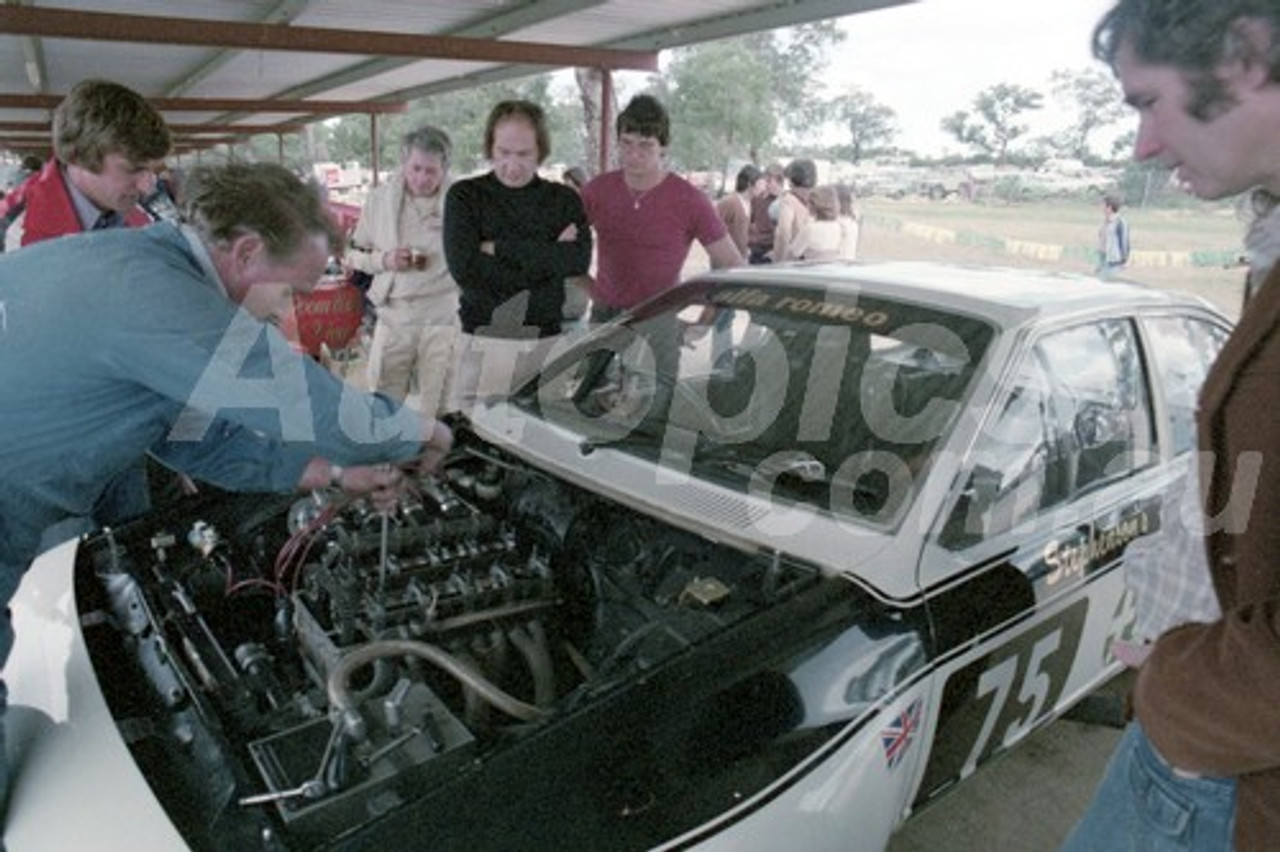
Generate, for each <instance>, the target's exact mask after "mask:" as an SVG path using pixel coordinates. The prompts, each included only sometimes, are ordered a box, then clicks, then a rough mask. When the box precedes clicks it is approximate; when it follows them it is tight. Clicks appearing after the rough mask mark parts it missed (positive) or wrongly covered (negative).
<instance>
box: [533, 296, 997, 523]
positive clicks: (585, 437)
mask: <svg viewBox="0 0 1280 852" xmlns="http://www.w3.org/2000/svg"><path fill="white" fill-rule="evenodd" d="M994 333H995V331H994V328H993V327H992V326H991V325H990V324H989V323H987V322H985V321H983V320H981V319H977V318H975V317H972V316H969V315H965V314H961V313H955V312H948V311H946V310H942V309H939V308H937V307H933V306H930V305H926V304H921V303H919V302H914V301H907V300H895V299H891V298H884V297H882V296H880V295H876V296H872V295H868V294H866V293H862V292H859V291H857V290H854V289H841V290H839V291H828V290H819V289H811V288H810V289H800V288H796V287H794V286H767V285H760V284H751V285H743V284H729V283H723V282H721V283H715V282H712V283H707V282H697V283H694V284H689V285H685V286H682V287H679V288H676V289H675V290H672V291H670V292H668V293H667V294H665V295H664V296H663V297H660V298H659V299H657V300H655V301H652V302H649V303H648V304H646V305H643V306H641V308H640V309H638V310H637V311H636V312H634V313H632V314H628V315H625V316H624V317H622V318H621V319H620V320H619V321H618V322H615V323H613V324H611V325H609V326H606V327H604V328H602V329H599V330H598V331H597V332H596V333H595V334H593V335H589V336H588V337H587V338H586V339H584V340H583V341H581V342H580V343H579V344H577V345H576V346H574V347H572V348H571V349H570V350H569V351H568V352H566V353H565V354H564V355H562V356H561V357H559V358H556V359H554V360H552V361H551V362H550V363H549V365H548V367H547V369H546V370H544V372H543V374H542V376H541V377H540V379H539V381H538V382H536V383H533V384H531V385H529V386H527V387H525V388H524V389H523V390H522V391H521V392H520V393H519V394H517V395H516V397H515V399H514V403H515V405H517V407H520V408H521V409H523V410H524V411H525V412H527V413H528V414H530V415H531V416H535V417H540V418H543V419H546V420H548V421H550V422H553V423H555V424H557V425H559V426H562V427H564V428H567V429H570V430H572V431H573V432H575V433H577V434H578V435H580V436H581V440H582V441H583V442H585V446H587V447H604V446H609V447H613V448H616V449H618V450H621V451H623V452H627V453H630V454H633V455H635V456H639V457H642V458H645V459H648V460H651V461H653V462H654V463H655V464H657V465H660V466H661V467H663V468H667V469H674V470H676V471H678V472H679V473H680V474H683V475H692V476H695V477H699V478H701V479H704V480H708V481H712V482H715V483H718V484H720V485H723V486H727V487H730V488H734V489H736V490H740V491H744V492H749V493H753V494H763V495H767V496H768V497H769V498H770V499H774V500H783V501H788V502H794V503H805V504H811V505H813V506H814V507H815V508H819V509H824V510H827V509H829V510H831V511H834V512H836V513H838V514H840V515H845V516H848V515H851V516H854V517H856V518H858V519H861V520H868V521H871V522H874V523H880V524H890V523H893V522H894V521H895V520H896V519H897V518H899V517H900V516H901V514H902V512H903V511H904V509H905V507H906V506H907V505H909V503H910V499H911V497H912V495H913V494H914V493H916V491H917V489H918V486H919V481H920V479H921V478H922V476H923V472H924V471H925V470H926V469H927V468H928V467H929V461H930V458H931V456H932V454H933V452H935V450H936V448H937V447H938V446H939V445H940V441H941V439H942V438H943V436H944V435H946V434H947V432H948V430H949V429H950V428H951V425H952V424H953V423H954V421H955V420H956V415H957V413H958V412H959V410H960V408H961V406H962V404H963V403H964V401H965V399H966V398H967V396H968V392H969V388H970V385H971V384H972V382H973V379H974V377H975V375H976V374H977V370H978V368H979V365H980V363H981V362H982V360H983V356H984V355H985V353H986V351H987V349H988V347H989V345H990V343H991V340H992V339H993V337H994Z"/></svg>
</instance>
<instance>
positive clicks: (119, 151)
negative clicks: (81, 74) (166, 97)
mask: <svg viewBox="0 0 1280 852" xmlns="http://www.w3.org/2000/svg"><path fill="white" fill-rule="evenodd" d="M171 147H172V140H171V137H170V134H169V128H168V126H167V125H165V122H164V118H163V117H161V115H160V113H159V112H157V111H156V109H155V108H154V107H153V106H151V104H149V103H147V101H146V99H145V98H143V97H142V96H141V95H139V94H138V93H137V92H135V91H133V90H132V89H130V88H128V87H126V86H122V85H120V84H119V83H112V82H110V81H108V80H84V81H82V82H80V83H77V84H76V85H75V86H74V87H73V88H72V89H71V91H70V92H69V93H68V94H67V96H66V97H65V98H64V99H63V100H62V103H60V104H58V108H57V109H56V110H54V113H53V152H54V155H55V156H54V157H53V158H52V159H50V160H49V162H47V163H45V165H44V168H43V169H41V170H40V172H39V173H37V174H36V175H34V176H33V177H32V178H30V183H29V184H28V185H27V186H26V188H25V189H24V191H23V199H24V203H25V209H24V210H23V211H22V213H21V214H20V215H19V216H18V217H17V218H16V219H15V220H14V222H13V224H12V225H10V226H9V229H8V231H6V232H5V250H6V251H13V250H15V249H17V248H19V247H20V246H26V245H30V244H31V243H35V242H39V241H40V240H47V239H51V238H53V237H61V236H64V235H66V234H76V233H79V232H81V231H91V230H96V229H100V228H111V227H117V226H120V225H131V226H137V225H146V224H149V223H150V222H151V217H150V216H148V215H147V213H146V211H145V210H143V209H142V207H141V206H139V204H140V202H141V201H142V199H144V198H146V197H147V196H148V195H150V194H151V191H152V190H153V189H154V188H155V185H156V174H157V173H158V171H159V170H160V168H162V167H163V165H164V158H165V157H166V156H168V154H169V149H170V148H171Z"/></svg>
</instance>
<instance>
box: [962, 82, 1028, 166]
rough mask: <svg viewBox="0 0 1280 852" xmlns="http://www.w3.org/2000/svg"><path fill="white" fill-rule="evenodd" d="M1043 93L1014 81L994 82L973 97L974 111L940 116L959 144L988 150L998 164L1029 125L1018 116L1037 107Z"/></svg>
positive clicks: (1003, 159) (987, 152) (1007, 154)
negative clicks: (1020, 121) (1019, 120)
mask: <svg viewBox="0 0 1280 852" xmlns="http://www.w3.org/2000/svg"><path fill="white" fill-rule="evenodd" d="M1043 102H1044V96H1043V95H1041V94H1040V93H1039V92H1037V91H1035V90H1034V89H1028V88H1027V87H1026V86H1019V85H1018V84H1016V83H997V84H996V85H994V86H991V87H989V88H986V89H983V90H982V91H981V92H979V93H978V94H977V96H976V97H974V99H973V109H974V112H973V113H970V112H967V111H965V110H960V111H957V112H954V113H952V114H951V115H949V116H947V117H945V118H943V119H942V129H943V130H945V131H946V132H948V133H950V134H951V135H952V136H954V137H956V139H957V140H958V141H959V142H960V143H961V144H962V145H968V146H970V147H973V148H977V149H979V150H981V151H982V152H984V153H986V154H990V155H991V156H992V157H993V158H994V159H995V161H996V164H997V165H999V164H1001V163H1003V162H1004V161H1005V159H1006V158H1007V157H1008V156H1009V146H1010V145H1011V144H1012V143H1013V142H1014V140H1016V139H1018V138H1019V137H1021V136H1023V135H1024V134H1025V133H1026V132H1027V131H1028V130H1029V129H1030V128H1029V127H1028V125H1026V124H1019V123H1017V119H1018V116H1020V115H1022V114H1023V113H1025V112H1028V111H1029V110H1037V109H1040V108H1041V107H1042V106H1043V105H1044V104H1043Z"/></svg>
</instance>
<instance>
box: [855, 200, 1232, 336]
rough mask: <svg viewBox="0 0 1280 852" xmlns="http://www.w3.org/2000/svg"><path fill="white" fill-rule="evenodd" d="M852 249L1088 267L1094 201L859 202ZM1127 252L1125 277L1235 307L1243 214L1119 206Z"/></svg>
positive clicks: (889, 255)
mask: <svg viewBox="0 0 1280 852" xmlns="http://www.w3.org/2000/svg"><path fill="white" fill-rule="evenodd" d="M860 204H861V208H862V214H863V229H862V235H861V240H860V246H859V255H858V256H859V259H860V260H867V261H877V260H924V259H931V260H939V261H953V262H959V263H979V264H987V265H994V266H1014V267H1029V268H1041V269H1055V270H1064V271H1070V272H1082V273H1088V272H1091V271H1092V270H1093V259H1092V252H1093V248H1094V246H1096V244H1097V234H1098V225H1099V224H1100V222H1101V216H1102V210H1101V205H1100V204H1098V205H1094V204H1089V203H1086V202H1083V201H1081V202H1069V201H1055V202H1039V203H1026V204H972V203H967V202H963V201H948V202H937V201H927V200H903V201H892V200H889V199H878V198H869V199H863V200H862V201H861V202H860ZM1123 214H1124V216H1125V218H1126V219H1127V220H1128V222H1129V226H1130V231H1131V233H1132V243H1133V252H1134V254H1133V262H1132V263H1131V264H1130V266H1129V267H1128V268H1127V269H1126V270H1125V274H1124V276H1123V277H1124V278H1126V279H1128V280H1132V281H1137V282H1140V283H1143V284H1146V285H1148V286H1152V287H1166V288H1169V289H1173V290H1181V291H1184V292H1189V293H1194V294H1196V295H1199V296H1201V297H1203V298H1205V299H1206V300H1208V301H1209V302H1211V303H1212V304H1214V305H1215V306H1217V307H1218V308H1219V309H1220V310H1222V311H1223V312H1224V313H1227V314H1228V315H1230V316H1233V317H1234V316H1236V315H1237V314H1238V312H1239V306H1240V296H1241V286H1242V282H1243V280H1244V269H1243V267H1241V266H1239V265H1238V264H1236V263H1233V262H1232V261H1233V260H1234V258H1236V257H1237V256H1238V255H1239V252H1240V250H1241V247H1242V234H1243V232H1244V220H1243V218H1242V217H1241V216H1240V214H1239V213H1238V211H1237V210H1236V208H1234V207H1233V206H1230V205H1217V206H1209V205H1198V206H1196V207H1190V208H1179V209H1158V210H1141V209H1136V208H1126V209H1125V210H1124V211H1123Z"/></svg>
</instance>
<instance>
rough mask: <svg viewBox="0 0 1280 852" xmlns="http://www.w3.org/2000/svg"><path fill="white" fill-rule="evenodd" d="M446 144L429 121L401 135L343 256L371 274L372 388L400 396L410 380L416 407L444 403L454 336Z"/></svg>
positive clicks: (436, 410) (433, 409)
mask: <svg viewBox="0 0 1280 852" xmlns="http://www.w3.org/2000/svg"><path fill="white" fill-rule="evenodd" d="M450 148H451V145H450V142H449V137H448V136H447V135H446V134H445V133H444V131H442V130H439V129H437V128H435V127H430V126H424V127H419V128H417V129H415V130H411V131H409V132H408V133H407V134H405V137H404V141H403V144H402V145H401V149H400V169H399V174H398V177H397V179H396V180H391V181H388V182H387V183H385V184H383V185H382V186H380V187H378V188H376V189H374V190H373V192H371V193H370V194H369V198H368V200H367V201H366V202H365V205H364V209H363V211H361V213H360V221H359V222H358V223H357V224H356V228H355V232H354V233H353V234H352V236H351V247H350V248H349V249H348V251H347V255H346V261H347V264H348V265H349V266H351V267H353V268H355V269H358V270H360V271H361V272H367V273H369V274H371V275H373V283H372V285H370V287H369V301H370V302H372V303H373V305H374V307H375V308H376V309H377V312H378V320H377V324H376V325H375V326H374V331H373V342H372V344H371V346H370V349H369V386H370V388H372V389H374V390H379V391H383V392H385V393H388V394H391V395H392V396H394V397H396V398H398V399H406V398H408V397H409V395H410V393H411V392H412V391H413V388H414V385H415V384H416V388H417V392H418V397H419V400H420V402H419V403H418V406H419V408H420V409H421V410H422V411H423V412H425V413H427V414H433V415H434V414H441V413H444V412H445V411H446V410H447V409H448V405H449V398H450V383H451V381H452V373H453V365H454V345H455V343H456V340H457V335H458V286H457V284H456V283H454V280H453V278H452V276H450V274H449V267H448V265H447V264H445V260H444V248H443V243H442V240H443V234H444V197H445V193H446V192H447V191H448V188H449V187H448V184H449V152H450Z"/></svg>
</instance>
